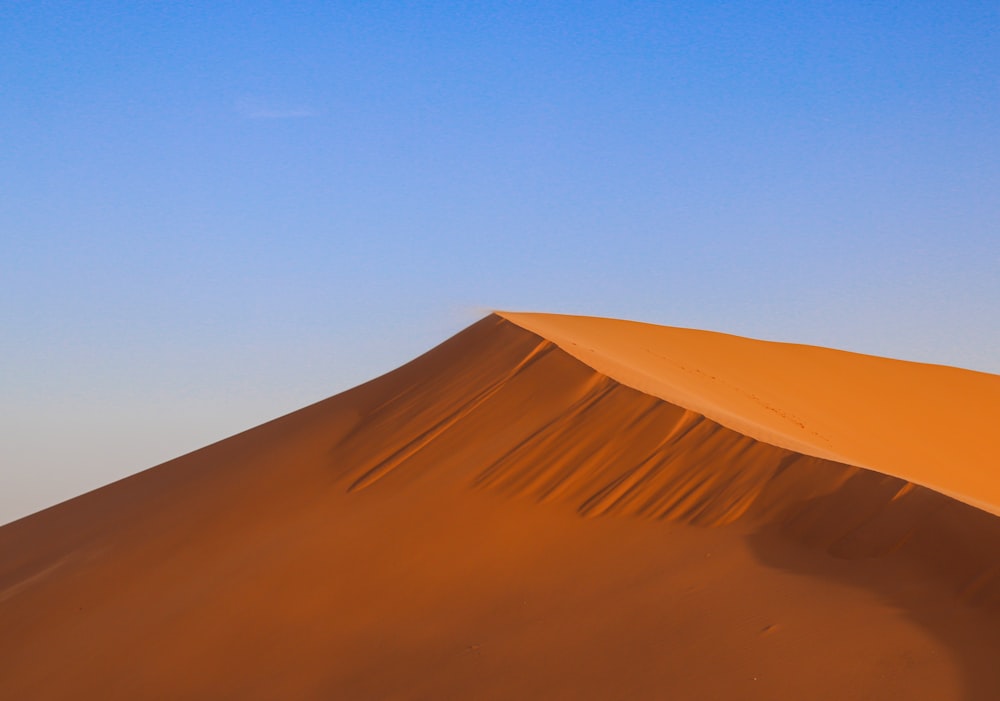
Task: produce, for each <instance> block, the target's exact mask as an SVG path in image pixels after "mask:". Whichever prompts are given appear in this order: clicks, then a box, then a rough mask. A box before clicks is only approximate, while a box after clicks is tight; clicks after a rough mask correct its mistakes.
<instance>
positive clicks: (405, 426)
mask: <svg viewBox="0 0 1000 701" xmlns="http://www.w3.org/2000/svg"><path fill="white" fill-rule="evenodd" d="M505 316H506V317H507V318H502V317H499V316H495V315H494V316H490V317H487V318H486V319H484V320H482V321H481V322H479V323H477V324H475V325H474V326H472V327H470V328H469V329H467V330H466V331H464V332H462V333H461V334H459V335H457V336H455V337H454V338H452V339H450V340H449V341H447V342H445V343H444V344H442V345H441V346H439V347H438V348H436V349H434V350H432V351H430V352H429V353H427V354H425V355H424V356H421V357H420V358H418V359H416V360H414V361H413V362H411V363H409V364H408V365H406V366H403V367H402V368H400V369H398V370H396V371H394V372H392V373H389V374H388V375H385V376H383V377H381V378H378V379H377V380H374V381H372V382H370V383H367V384H365V385H362V386H360V387H357V388H355V389H353V390H351V391H349V392H345V393H343V394H341V395H338V396H336V397H333V398H331V399H328V400H326V401H324V402H320V403H318V404H315V405H313V406H310V407H307V408H305V409H303V410H301V411H298V412H295V413H293V414H290V415H288V416H285V417H282V418H281V419H277V420H275V421H273V422H270V423H268V424H265V425H263V426H260V427H258V428H255V429H253V430H251V431H247V432H245V433H243V434H240V435H237V436H234V437H232V438H230V439H227V440H225V441H222V442H220V443H217V444H214V445H212V446H208V447H207V448H204V449H202V450H200V451H197V452H195V453H192V454H190V455H187V456H184V457H182V458H178V459H177V460H174V461H171V462H169V463H165V464H164V465H161V466H158V467H156V468H153V469H151V470H147V471H145V472H142V473H139V474H137V475H135V476H133V477H131V478H128V479H126V480H122V481H120V482H117V483H114V484H112V485H108V486H107V487H104V488H102V489H99V490H96V491H94V492H91V493H89V494H86V495H83V496H81V497H78V498H77V499H74V500H71V501H69V502H66V503H64V504H60V505H58V506H56V507H53V508H51V509H48V510H46V511H43V512H40V513H38V514H35V515H33V516H30V517H28V518H25V519H22V520H20V521H17V522H15V523H12V524H9V525H7V526H5V527H3V528H0V698H32V699H63V698H74V699H79V698H95V699H96V698H100V699H115V698H121V699H125V698H147V697H158V698H191V699H218V698H241V699H243V698H259V699H269V698H303V699H305V698H308V699H312V698H315V699H328V698H351V699H364V698H371V699H382V698H485V699H494V698H495V699H506V698H516V697H528V698H601V699H604V698H664V697H677V698H741V699H775V698H787V699H793V698H794V699H798V698H817V699H845V698H885V697H887V696H889V695H890V694H895V695H902V696H903V697H905V698H911V699H948V698H954V699H963V698H967V699H992V698H996V697H997V694H998V693H1000V670H997V669H996V665H995V660H996V659H997V656H998V654H1000V584H998V578H1000V573H998V569H1000V557H998V553H1000V521H998V519H997V517H996V516H994V515H993V514H992V513H988V512H987V511H984V510H982V509H981V508H976V507H975V506H972V505H970V503H964V502H963V501H960V500H957V499H954V498H952V497H951V496H947V495H945V494H943V493H941V492H940V491H935V490H933V489H929V488H927V487H926V486H920V485H918V484H915V481H916V480H915V479H909V473H908V472H906V471H905V470H903V469H899V470H895V471H890V470H886V471H885V472H881V471H875V470H871V469H864V468H863V467H860V466H859V465H858V463H860V462H862V461H860V460H859V461H858V463H852V462H851V461H849V460H847V459H846V458H847V456H846V455H845V454H844V453H843V451H831V452H830V453H827V454H823V455H817V454H816V453H818V452H820V451H818V450H806V449H805V448H808V447H809V446H803V445H801V443H794V442H792V441H790V440H773V441H765V440H762V439H761V436H760V435H755V432H752V431H750V430H739V429H740V426H739V421H738V420H737V421H733V420H732V418H731V416H730V414H738V413H739V412H736V411H735V410H734V406H732V405H731V404H726V397H725V395H724V393H723V394H722V395H718V394H716V395H713V394H711V392H708V393H707V394H705V393H704V392H702V393H701V394H698V397H700V400H699V401H700V402H701V404H699V403H698V401H693V402H692V401H683V402H682V401H681V399H682V397H678V398H677V401H669V400H668V399H667V398H665V397H664V394H665V392H664V391H662V389H663V388H662V387H659V388H656V389H657V391H651V389H650V388H649V387H638V386H637V385H639V384H641V383H639V382H635V381H634V380H635V377H634V376H628V377H624V378H623V377H620V376H619V377H616V378H615V379H612V378H613V377H614V376H615V375H621V372H620V369H618V370H615V371H614V372H613V373H612V372H609V368H607V367H605V368H603V369H600V368H597V366H598V365H600V364H601V363H600V362H596V363H594V364H593V365H591V364H589V363H587V362H581V360H582V359H581V357H580V353H575V352H574V353H570V352H567V350H566V348H565V346H571V347H572V344H573V343H574V342H576V343H578V344H579V343H580V342H581V340H582V339H584V338H585V336H586V334H583V335H582V336H581V335H577V336H576V340H575V341H574V340H570V335H571V331H572V332H573V333H577V332H576V331H573V330H572V328H570V327H571V326H572V324H575V323H578V322H576V321H573V318H570V317H564V318H562V319H568V320H569V321H566V322H565V323H566V324H568V325H569V326H567V327H565V328H555V329H538V328H535V329H530V328H527V327H531V326H532V325H533V324H534V325H535V326H536V327H537V323H536V322H537V319H532V320H531V321H530V323H529V322H527V321H525V319H524V318H523V317H521V316H517V315H505ZM553 319H555V321H553ZM557 321H558V318H554V317H549V318H548V319H547V322H546V323H549V324H550V325H551V324H553V323H555V322H557ZM617 323H624V322H617ZM556 325H557V326H558V324H556ZM605 331H606V330H605ZM580 333H582V332H580ZM598 335H599V336H600V337H601V338H605V339H606V337H607V333H606V332H601V333H600V334H598ZM591 340H593V339H590V338H586V340H583V343H584V345H585V346H586V347H587V348H598V345H597V344H596V343H591ZM669 345H670V344H668V347H669ZM708 345H711V344H708ZM631 347H632V349H633V350H632V351H629V352H630V353H632V355H633V356H634V355H635V348H636V347H641V348H643V352H645V349H646V346H644V345H639V346H636V345H634V344H633V345H632V346H631ZM706 347H707V346H706ZM702 350H704V348H701V349H700V350H699V353H700V352H701V351H702ZM595 352H596V351H595ZM789 352H791V351H789ZM612 355H613V354H611V353H610V352H609V351H607V350H606V351H605V356H606V357H612ZM613 357H614V358H615V359H616V362H618V363H619V364H620V365H622V366H624V367H626V369H628V371H629V372H633V373H635V372H636V370H635V365H636V364H635V362H634V359H632V360H629V358H630V357H631V356H629V354H628V353H623V352H619V353H618V354H617V355H614V356H613ZM699 357H700V356H699ZM705 357H707V356H705ZM623 359H624V360H628V361H629V362H628V363H626V362H623ZM888 362H893V361H888ZM629 363H631V365H630V364H629ZM691 367H695V366H685V368H686V370H685V372H688V371H689V370H690V368H691ZM704 367H706V368H709V367H712V366H710V365H709V364H707V361H706V365H705V366H704ZM654 369H655V368H654ZM646 371H647V372H649V371H650V368H648V367H647V368H646ZM704 372H706V373H708V372H709V370H704ZM626 374H627V373H626ZM689 374H690V373H689ZM711 374H715V375H716V377H718V376H719V375H718V374H717V367H712V371H711ZM987 377H989V376H987ZM814 379H815V378H814ZM989 381H990V382H992V380H989ZM769 386H770V385H769ZM691 387H693V389H691ZM691 387H689V388H688V389H689V390H690V391H691V392H693V393H695V394H697V392H694V390H698V391H699V392H700V391H701V389H703V388H699V387H698V386H696V385H692V386H691ZM745 389H746V387H743V386H740V387H739V390H738V391H739V392H742V391H743V390H745ZM750 391H753V389H751V390H750ZM758 397H759V395H758ZM778 398H779V399H780V398H781V397H780V396H779V397H778ZM768 399H769V400H770V399H773V398H768ZM801 401H804V400H801ZM769 406H774V407H775V408H780V407H781V406H783V405H781V404H777V405H772V404H769ZM720 408H721V409H725V410H726V411H728V412H729V413H726V411H720ZM738 408H739V405H738V404H737V405H736V406H735V409H738ZM807 408H808V407H807ZM767 411H768V412H769V413H773V412H770V410H767ZM790 411H792V410H791V409H790ZM794 411H795V412H796V413H795V415H796V416H809V418H810V419H812V418H813V417H814V415H815V416H820V415H822V414H823V412H822V411H821V409H820V408H815V407H814V415H811V414H809V413H808V411H804V410H803V409H802V407H801V406H795V407H794ZM826 411H827V413H829V410H826ZM713 414H714V415H713ZM862 414H863V412H862ZM765 415H766V414H765ZM748 416H750V418H751V419H753V418H754V415H753V414H752V413H750V414H748ZM743 420H744V421H747V419H746V417H744V419H743ZM764 423H766V422H764ZM803 423H805V422H803ZM808 425H809V424H807V426H808ZM744 428H745V427H744ZM765 428H767V426H765ZM825 428H826V427H825V426H824V429H825ZM889 435H890V437H891V438H892V439H896V438H897V437H896V436H894V435H893V434H891V432H890V434H889ZM794 437H795V436H793V438H794ZM779 438H780V437H779ZM799 438H801V436H799ZM796 446H798V447H799V448H801V449H796ZM840 447H842V446H838V448H840ZM957 454H960V453H956V455H957ZM832 455H836V456H837V458H840V459H830V457H831V456H832ZM866 464H869V463H866ZM921 474H922V473H921ZM942 477H943V476H942ZM928 481H931V482H933V480H928ZM928 481H923V482H922V484H926V483H927V482H928ZM962 485H963V488H964V487H970V485H971V486H973V487H974V486H975V485H974V484H973V483H972V482H968V481H963V482H962ZM970 488H971V487H970ZM951 491H954V490H951ZM972 496H977V495H975V494H974V495H972ZM978 496H981V497H982V499H981V500H979V501H982V502H988V503H991V502H990V501H989V500H990V499H991V498H992V497H991V496H990V495H989V493H984V494H979V495H978ZM968 501H970V502H976V503H978V501H977V500H976V499H972V498H970V499H969V500H968Z"/></svg>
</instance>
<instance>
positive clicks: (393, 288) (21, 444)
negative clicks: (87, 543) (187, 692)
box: [0, 0, 1000, 522]
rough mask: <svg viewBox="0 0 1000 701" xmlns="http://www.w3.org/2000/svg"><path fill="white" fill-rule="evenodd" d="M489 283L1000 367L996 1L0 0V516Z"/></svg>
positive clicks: (468, 306) (376, 370)
mask: <svg viewBox="0 0 1000 701" xmlns="http://www.w3.org/2000/svg"><path fill="white" fill-rule="evenodd" d="M491 308H502V309H513V310H538V311H553V312H566V313H580V314H591V315H599V316H614V317H622V318H632V319H640V320H643V321H650V322H654V323H661V324H667V325H674V326H691V327H697V328H706V329H712V330H718V331H726V332H730V333H737V334H742V335H749V336H754V337H758V338H769V339H776V340H787V341H797V342H803V343H813V344H818V345H827V346H834V347H839V348H847V349H850V350H857V351H862V352H868V353H876V354H879V355H889V356H893V357H901V358H908V359H914V360H922V361H929V362H938V363H945V364H950V365H959V366H964V367H970V368H974V369H978V370H983V371H988V372H993V373H1000V4H998V3H996V2H995V1H990V2H960V1H955V0H949V1H947V2H945V1H941V2H936V3H928V2H919V1H914V2H905V3H870V2H863V3H862V2H841V1H838V2H799V3H792V2H788V3H782V2H768V3H761V2H751V1H746V2H687V3H680V2H677V3H667V2H629V3H625V2H614V3H611V2H609V3H593V2H571V3H523V4H521V3H475V2H460V3H433V2H425V3H410V2H393V3H378V2H357V3H352V2H317V3H307V2H300V3H290V2H274V3H264V2H251V1H249V0H247V1H243V2H231V3H223V2H218V3H214V2H213V3H181V2H169V3H126V2H122V3H113V2H99V3H82V2H73V3H48V2H30V3H26V2H8V3H3V4H2V5H0V324H2V327H0V393H2V397H3V402H2V412H3V413H2V416H0V522H4V521H8V520H10V519H13V518H15V517H17V516H20V515H24V514H26V513H29V512H31V511H34V510H37V509H39V508H42V507H44V506H46V505H49V504H51V503H54V502H56V501H59V500H62V499H64V498H67V497H70V496H73V495H75V494H78V493H80V492H82V491H85V490H87V489H90V488H93V487H96V486H99V485H101V484H103V483H106V482H108V481H110V480H113V479H116V478H118V477H121V476H123V475H126V474H129V473H132V472H136V471H138V470H140V469H143V468H146V467H149V466H151V465H153V464H156V463H158V462H161V461H163V460H166V459H168V458H171V457H174V456H176V455H179V454H181V453H184V452H187V451H189V450H192V449H194V448H197V447H199V446H201V445H203V444H205V443H208V442H211V441H213V440H217V439H220V438H223V437H225V436H227V435H229V434H232V433H234V432H236V431H238V430H241V429H244V428H247V427H249V426H252V425H254V424H257V423H260V422H262V421H264V420H266V419H269V418H273V417H274V416H277V415H279V414H282V413H285V412H287V411H290V410H293V409H296V408H298V407H300V406H303V405H305V404H307V403H310V402H313V401H316V400H319V399H321V398H324V397H326V396H329V395H331V394H334V393H336V392H338V391H340V390H343V389H346V388H348V387H350V386H353V385H355V384H357V383H359V382H361V381H363V380H366V379H369V378H371V377H373V376H375V375H378V374H381V373H382V372H385V371H388V370H390V369H392V368H393V367H395V366H397V365H399V364H401V363H402V362H405V361H406V360H409V359H410V358H412V357H413V356H415V355H417V354H418V353H420V352H423V351H424V350H426V349H427V348H429V347H431V346H432V345H434V344H436V343H437V342H439V341H441V340H443V339H444V338H446V337H447V336H449V335H451V334H452V333H454V332H456V331H458V330H459V329H461V328H462V327H464V326H466V325H468V324H469V323H471V322H473V321H474V320H476V319H477V318H479V317H480V316H482V315H483V314H485V313H486V312H487V311H488V310H489V309H491Z"/></svg>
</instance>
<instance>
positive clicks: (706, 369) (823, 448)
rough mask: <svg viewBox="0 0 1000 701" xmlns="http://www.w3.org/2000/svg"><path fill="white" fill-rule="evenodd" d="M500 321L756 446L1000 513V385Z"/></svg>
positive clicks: (697, 341) (704, 343)
mask: <svg viewBox="0 0 1000 701" xmlns="http://www.w3.org/2000/svg"><path fill="white" fill-rule="evenodd" d="M499 315H500V316H502V317H503V318H505V319H507V320H508V321H511V322H513V323H515V324H517V325H519V326H522V327H523V328H525V329H527V330H529V331H532V332H533V333H536V334H538V335H539V336H542V337H544V338H546V339H548V340H550V341H551V342H553V343H555V344H556V345H558V346H559V347H560V348H562V349H563V350H564V351H566V352H567V353H569V354H570V355H572V356H573V357H575V358H577V359H578V360H580V361H582V362H584V363H585V364H587V365H589V366H590V367H593V368H594V369H596V370H597V371H598V372H601V373H602V374H605V375H607V376H609V377H612V378H614V379H616V380H618V381H619V382H621V383H622V384H625V385H627V386H630V387H634V388H636V389H639V390H640V391H643V392H646V393H648V394H651V395H653V396H657V397H660V398H662V399H664V400H666V401H668V402H672V403H674V404H678V405H681V406H684V407H687V408H690V409H692V410H693V411H696V412H697V413H699V414H703V415H705V416H708V417H710V418H712V419H713V420H715V421H717V422H719V423H720V424H722V425H724V426H727V427H729V428H732V429H734V430H736V431H739V432H740V433H743V434H745V435H748V436H751V437H754V438H757V439H758V440H761V441H764V442H767V443H771V444H773V445H778V446H782V447H785V448H788V449H790V450H794V451H797V452H800V453H803V454H806V455H812V456H814V457H820V458H826V459H829V460H832V461H835V462H842V463H848V464H851V465H855V466H858V467H865V468H868V469H871V470H875V471H878V472H882V473H885V474H889V475H892V476H895V477H899V478H900V479H904V480H906V481H908V482H914V483H916V484H919V485H922V486H925V487H928V488H930V489H933V490H935V491H938V492H941V493H943V494H947V495H949V496H952V497H954V498H956V499H959V500H960V501H964V502H965V503H967V504H971V505H973V506H976V507H978V508H980V509H983V510H986V511H989V512H991V513H993V514H1000V467H998V462H997V458H996V452H995V448H994V446H993V442H992V434H993V431H994V429H995V425H996V422H997V419H998V418H1000V376H998V375H991V374H988V373H981V372H975V371H972V370H963V369H960V368H954V367H948V366H942V365H931V364H926V363H915V362H910V361H904V360H893V359H889V358H880V357H877V356H870V355H863V354H859V353H851V352H848V351H838V350H833V349H830V348H820V347H816V346H805V345H799V344H789V343H776V342H772V341H758V340H754V339H749V338H742V337H739V336H731V335H728V334H721V333H716V332H710V331H698V330H693V329H680V328H671V327H665V326H655V325H652V324H643V323H640V322H631V321H621V320H617V319H601V318H597V317H577V316H568V315H556V314H537V313H514V312H499Z"/></svg>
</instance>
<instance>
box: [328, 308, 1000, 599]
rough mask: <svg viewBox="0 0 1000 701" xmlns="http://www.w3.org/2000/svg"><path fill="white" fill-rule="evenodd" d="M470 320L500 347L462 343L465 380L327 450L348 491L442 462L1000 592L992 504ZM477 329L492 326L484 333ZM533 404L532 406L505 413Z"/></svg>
mask: <svg viewBox="0 0 1000 701" xmlns="http://www.w3.org/2000/svg"><path fill="white" fill-rule="evenodd" d="M466 333H467V334H469V336H470V339H469V340H470V341H472V343H471V344H470V345H471V346H472V347H473V348H475V349H477V350H478V349H493V348H496V347H500V348H503V349H505V350H506V351H507V353H509V355H507V354H504V355H503V356H502V357H501V356H497V355H496V354H494V353H493V352H492V350H490V351H487V355H489V356H490V357H489V358H488V359H487V358H484V357H479V355H478V353H477V352H471V353H468V352H465V351H464V349H459V348H456V349H455V350H456V351H458V352H456V353H455V355H454V357H453V358H448V359H447V360H445V359H444V357H442V361H443V364H446V365H447V366H448V372H447V374H448V375H449V379H451V380H452V381H453V382H454V383H455V386H457V387H458V388H461V389H460V390H459V391H454V390H453V389H452V386H450V384H449V382H446V381H442V377H441V376H439V375H436V374H434V375H428V376H426V377H421V382H419V383H418V384H416V385H414V386H412V387H410V388H408V390H407V391H405V392H402V393H400V394H399V395H398V396H393V397H392V398H390V399H388V400H387V401H386V402H385V403H383V404H381V405H380V406H378V407H377V408H376V409H375V410H374V411H373V412H372V414H371V415H370V416H368V417H367V418H366V421H365V422H364V424H363V425H364V427H365V428H366V429H368V428H369V427H370V426H372V425H373V423H374V425H378V424H381V425H383V426H386V427H388V426H402V427H403V429H402V430H396V431H394V432H393V433H392V436H391V437H392V440H391V441H387V442H385V443H382V445H381V446H380V449H379V451H377V452H376V453H374V454H372V452H371V450H370V445H371V443H370V438H369V436H368V434H367V433H366V432H360V431H359V432H358V433H356V434H354V435H348V436H345V438H344V440H343V441H342V442H341V443H340V444H339V445H338V446H337V448H336V450H337V451H338V452H340V453H341V454H343V455H344V456H345V457H346V459H345V460H344V462H345V463H346V464H349V465H351V466H352V467H351V469H350V470H347V471H345V472H344V473H343V474H342V477H341V479H343V480H344V481H345V482H346V483H349V486H348V489H349V490H350V491H354V490H358V489H364V488H366V487H368V486H370V485H372V484H374V483H375V482H377V481H378V480H379V479H382V478H384V477H386V476H387V475H389V474H391V473H392V472H393V471H396V470H402V471H404V472H405V471H406V470H408V469H412V470H415V471H427V470H434V471H438V470H443V471H449V470H450V471H455V472H457V473H458V474H457V475H456V478H457V479H460V480H465V481H467V482H468V483H469V484H471V485H473V486H476V487H481V488H487V489H495V490H498V491H500V492H503V493H505V494H510V495H512V496H522V497H529V498H532V499H534V500H536V501H539V502H545V501H564V502H566V503H568V504H570V505H572V506H573V507H574V508H575V509H576V510H577V511H578V513H579V514H581V515H583V516H599V515H605V514H607V515H622V516H634V517H638V518H645V519H667V520H671V521H678V522H681V523H685V524H692V525H696V526H722V525H726V524H729V523H733V522H734V521H737V520H743V521H745V522H748V523H750V524H752V525H753V526H754V527H755V528H761V529H767V530H768V531H771V532H775V533H780V534H781V535H782V536H784V537H786V538H789V539H791V540H793V541H795V542H797V543H801V544H805V545H808V546H810V547H813V548H819V549H822V550H823V551H825V552H827V553H829V554H831V555H834V556H836V557H841V558H848V559H852V558H866V557H877V556H881V555H886V554H889V553H896V554H897V555H898V556H899V557H902V558H906V559H908V560H911V561H912V562H913V563H915V564H917V565H919V567H920V568H921V569H922V571H924V572H925V574H926V575H927V576H928V577H933V578H936V579H940V580H943V581H946V582H948V585H949V586H950V587H951V589H952V590H953V591H954V592H955V593H956V594H959V595H961V596H963V597H965V598H966V599H968V600H972V601H974V602H976V603H979V604H990V605H997V604H1000V519H998V518H996V517H994V516H993V515H992V514H987V513H985V512H982V511H980V510H979V509H976V508H973V507H971V506H968V505H966V504H963V503H961V502H959V501H956V500H955V499H952V498H950V497H946V496H944V495H941V494H939V493H936V492H934V491H932V490H930V489H927V488H924V487H921V486H919V485H915V484H912V483H910V482H906V481H904V480H901V479H899V478H896V477H892V476H888V475H883V474H881V473H877V472H873V471H870V470H865V469H861V468H856V467H851V466H848V465H843V464H839V463H835V462H831V461H829V460H823V459H820V458H815V457H811V456H807V455H802V454H800V453H796V452H793V451H789V450H785V449H782V448H778V447H775V446H772V445H768V444H766V443H762V442H760V441H756V440H754V439H752V438H749V437H747V436H744V435H741V434H739V433H737V432H735V431H732V430H729V429H727V428H725V427H723V426H720V425H719V424H718V423H716V422H714V421H711V420H710V419H707V418H705V417H704V416H702V415H700V414H697V413H694V412H692V411H689V410H685V409H683V408H681V407H678V406H675V405H673V404H670V403H668V402H665V401H663V400H660V399H657V398H655V397H650V396H649V395H645V394H643V393H641V392H638V391H636V390H633V389H631V388H628V387H625V386H623V385H621V384H619V383H617V382H615V381H614V380H611V379H609V378H607V377H605V376H603V375H601V374H599V373H597V372H595V371H593V370H592V369H590V368H589V367H587V366H585V365H583V364H582V363H580V362H579V361H576V360H575V359H573V358H570V357H569V356H568V355H567V354H565V353H564V352H563V351H562V350H560V349H559V348H557V347H556V346H555V345H553V344H552V343H551V342H549V341H547V340H545V339H543V338H540V337H538V336H535V335H534V334H531V333H528V332H525V331H524V330H523V329H520V328H518V327H516V326H514V325H513V324H511V323H510V322H507V321H505V320H503V319H500V318H498V317H495V316H494V317H489V318H488V319H486V320H484V321H483V322H480V324H479V325H477V326H475V327H473V328H472V329H470V330H469V331H467V332H466ZM479 335H489V336H491V337H495V338H494V339H491V342H489V343H482V342H480V341H479V339H478V338H476V337H477V336H479ZM473 339H475V340H473ZM444 355H445V354H444V353H442V356H444ZM487 369H488V370H487ZM469 389H472V390H473V391H468V390H469ZM466 392H468V393H467V394H466ZM435 393H440V398H435V399H431V400H430V401H429V402H426V403H425V401H424V400H425V398H426V397H427V396H428V395H429V394H430V395H433V394H435ZM445 397H447V399H445ZM442 404H443V405H446V406H447V407H448V409H447V413H446V415H445V416H444V417H442V416H441V413H440V409H441V406H440V405H442ZM529 405H530V406H531V407H532V411H531V412H530V418H528V416H524V418H525V419H527V420H522V421H520V422H519V421H516V420H515V421H512V420H511V419H512V418H515V419H516V418H517V417H518V416H519V415H522V416H523V415H524V414H525V412H524V411H523V407H525V406H529ZM470 446H474V450H475V457H474V458H470V457H469V456H468V454H467V453H468V451H469V448H470ZM423 451H428V452H427V454H426V455H424V456H422V457H421V458H420V459H419V460H418V459H417V457H418V455H419V454H420V453H422V452H423ZM411 463H413V464H412V465H411ZM398 477H399V478H400V479H412V478H413V475H399V476H398Z"/></svg>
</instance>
